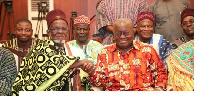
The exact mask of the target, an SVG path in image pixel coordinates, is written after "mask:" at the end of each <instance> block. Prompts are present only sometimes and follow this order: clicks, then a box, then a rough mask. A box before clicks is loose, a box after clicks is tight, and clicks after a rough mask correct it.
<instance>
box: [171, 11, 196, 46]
mask: <svg viewBox="0 0 200 96" xmlns="http://www.w3.org/2000/svg"><path fill="white" fill-rule="evenodd" d="M181 26H182V28H183V32H184V34H185V36H183V37H180V38H179V39H177V40H175V41H173V42H172V43H173V47H175V48H177V47H178V46H180V45H181V44H183V43H186V42H188V41H190V40H193V39H194V9H190V8H186V9H185V10H183V12H182V13H181Z"/></svg>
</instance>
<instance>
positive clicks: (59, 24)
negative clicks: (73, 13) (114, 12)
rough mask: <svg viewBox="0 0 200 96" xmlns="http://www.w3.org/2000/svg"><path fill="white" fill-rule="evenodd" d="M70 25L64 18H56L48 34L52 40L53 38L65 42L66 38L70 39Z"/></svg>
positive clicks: (55, 40)
mask: <svg viewBox="0 0 200 96" xmlns="http://www.w3.org/2000/svg"><path fill="white" fill-rule="evenodd" d="M68 32H69V30H68V26H67V23H66V22H65V21H64V20H61V19H59V20H55V21H54V22H53V23H52V24H51V26H50V28H49V30H48V36H49V37H50V39H51V40H53V41H54V42H56V43H61V42H62V43H64V42H65V40H68V39H69V38H68V34H69V33H68Z"/></svg>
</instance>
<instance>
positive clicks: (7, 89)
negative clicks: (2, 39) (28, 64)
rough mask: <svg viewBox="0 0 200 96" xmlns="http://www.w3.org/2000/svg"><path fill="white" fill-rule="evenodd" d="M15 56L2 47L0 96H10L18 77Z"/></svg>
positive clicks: (0, 50) (0, 51) (0, 54)
mask: <svg viewBox="0 0 200 96" xmlns="http://www.w3.org/2000/svg"><path fill="white" fill-rule="evenodd" d="M15 63H16V62H15V58H14V56H13V54H12V53H11V52H10V51H9V50H7V49H4V48H1V47H0V96H9V95H11V92H12V85H13V83H14V81H15V78H16V76H17V67H16V64H15Z"/></svg>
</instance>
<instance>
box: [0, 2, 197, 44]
mask: <svg viewBox="0 0 200 96" xmlns="http://www.w3.org/2000/svg"><path fill="white" fill-rule="evenodd" d="M0 1H3V0H0ZM98 1H99V0H54V9H60V10H63V11H64V12H65V14H66V16H67V20H68V22H70V21H69V20H70V17H71V11H76V12H77V13H78V14H77V15H78V16H79V15H86V16H88V17H89V18H91V17H92V16H93V15H94V14H95V12H96V3H97V2H98ZM154 1H156V0H147V3H148V5H150V4H151V3H152V2H154ZM189 1H190V3H191V6H192V8H194V0H189ZM4 9H5V8H4V7H3V9H2V13H1V15H3V12H4ZM13 9H14V18H15V22H16V21H17V20H19V19H21V18H28V0H13ZM1 17H2V16H1ZM2 18H3V17H2ZM10 19H11V17H10ZM1 20H2V19H1ZM11 23H13V21H11ZM11 26H12V32H14V24H11ZM0 30H1V29H0ZM94 30H95V19H93V21H92V22H91V30H90V36H89V37H91V35H92V33H93V31H94ZM7 32H8V21H7V17H6V18H5V23H4V30H3V36H2V37H3V38H6V33H7ZM3 38H1V40H2V39H3ZM6 39H7V40H8V39H10V38H9V37H7V38H6Z"/></svg>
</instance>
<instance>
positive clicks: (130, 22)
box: [113, 18, 133, 28]
mask: <svg viewBox="0 0 200 96" xmlns="http://www.w3.org/2000/svg"><path fill="white" fill-rule="evenodd" d="M120 23H121V24H130V25H131V26H132V28H133V24H132V21H131V19H128V18H120V19H117V20H116V21H115V22H114V23H113V27H114V26H116V25H117V24H120Z"/></svg>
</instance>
